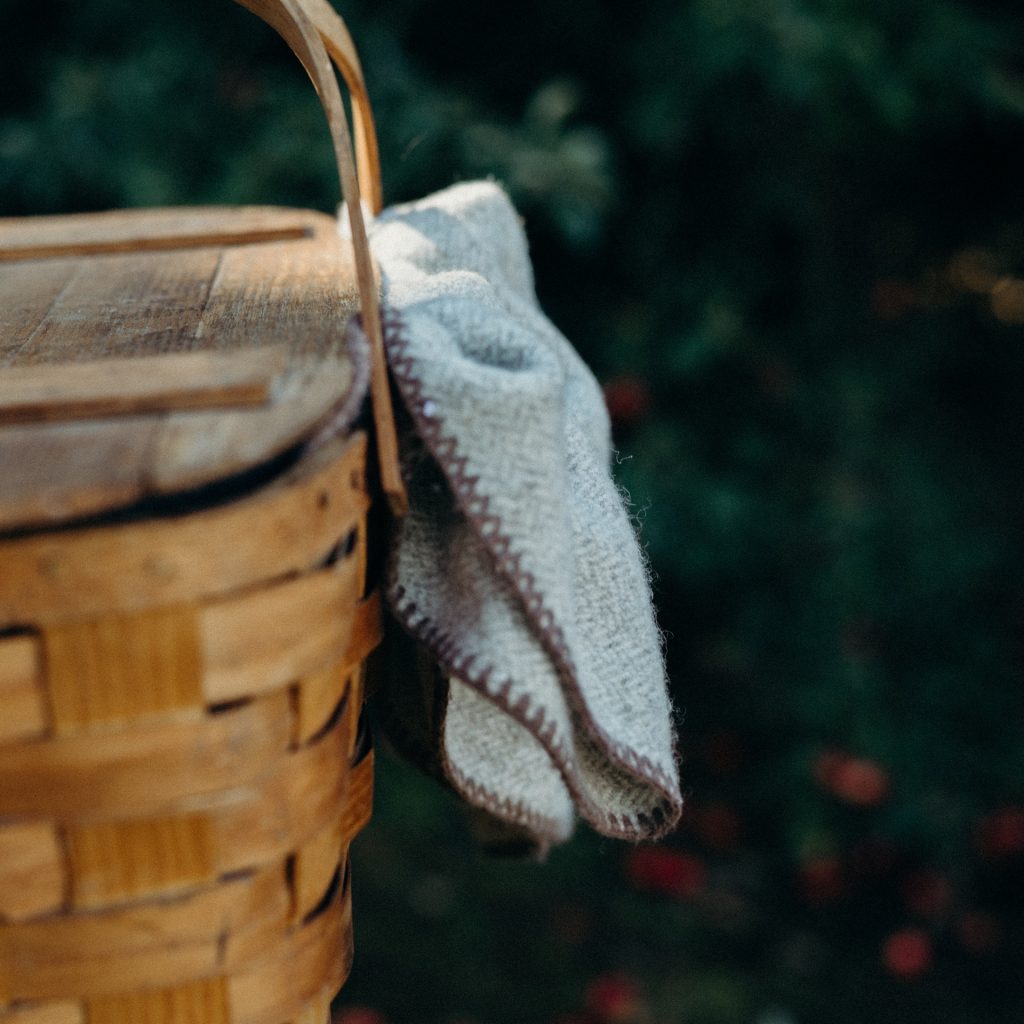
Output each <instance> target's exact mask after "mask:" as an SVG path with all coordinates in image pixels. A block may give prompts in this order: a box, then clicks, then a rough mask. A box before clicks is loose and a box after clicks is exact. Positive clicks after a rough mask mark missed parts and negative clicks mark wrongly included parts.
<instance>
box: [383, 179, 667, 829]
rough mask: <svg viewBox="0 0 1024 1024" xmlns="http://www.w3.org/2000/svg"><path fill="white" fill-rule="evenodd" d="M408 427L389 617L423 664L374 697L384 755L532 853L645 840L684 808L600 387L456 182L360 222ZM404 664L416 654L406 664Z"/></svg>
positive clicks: (475, 195) (506, 238)
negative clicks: (580, 823)
mask: <svg viewBox="0 0 1024 1024" xmlns="http://www.w3.org/2000/svg"><path fill="white" fill-rule="evenodd" d="M370 243H371V248H372V251H373V255H374V257H375V259H376V261H377V262H378V264H379V266H380V269H381V273H382V279H383V297H384V319H385V348H386V351H387V356H388V362H389V364H390V367H391V371H392V373H393V375H394V379H395V381H396V383H397V386H398V389H399V391H400V393H401V396H402V398H403V400H404V404H405V407H406V409H407V411H408V414H409V418H410V420H411V424H410V427H411V428H412V429H411V430H409V431H407V432H406V438H405V441H404V442H403V463H404V471H405V475H406V478H407V484H408V487H409V498H410V505H411V512H410V514H409V516H408V518H407V519H405V520H404V521H403V522H402V523H401V524H400V526H399V529H398V535H397V538H396V543H395V546H394V548H393V553H392V562H391V566H390V571H389V584H388V588H389V599H390V603H391V607H392V611H393V613H394V615H395V616H396V617H397V618H398V620H399V621H400V622H401V623H402V624H403V625H404V626H405V628H406V630H407V631H408V632H409V633H410V634H411V635H412V636H413V637H414V638H415V639H416V640H417V641H418V642H419V644H420V645H422V648H425V649H426V650H427V651H429V652H430V656H431V657H432V659H433V661H434V663H435V664H436V665H437V666H439V669H438V671H437V673H436V674H435V675H434V679H433V682H432V683H431V685H429V686H428V687H427V689H426V690H425V691H424V690H418V689H417V688H416V687H415V686H411V685H410V680H409V674H408V673H406V674H404V676H403V677H402V678H395V679H393V681H392V682H391V683H390V684H389V685H388V688H387V692H386V693H385V694H384V700H385V703H386V704H387V705H388V709H389V710H388V717H389V718H390V725H389V731H390V732H392V733H393V734H394V735H395V736H396V737H397V741H398V745H399V746H400V747H403V748H404V749H405V750H406V751H407V752H410V753H412V755H413V756H414V757H415V758H416V759H417V760H419V761H420V762H421V763H422V764H424V765H425V766H426V767H428V768H432V769H433V770H434V771H435V772H436V773H438V774H439V775H441V776H443V777H444V778H445V779H446V780H447V781H448V782H449V783H450V785H451V786H452V787H453V788H454V789H455V790H456V791H457V792H458V793H459V794H461V796H462V797H463V798H464V799H465V800H466V801H468V802H469V803H470V804H471V805H473V806H474V807H476V808H479V809H480V810H481V811H482V812H485V816H493V819H497V821H498V822H503V823H505V824H506V826H510V827H511V834H513V835H521V836H525V838H526V840H527V841H528V842H529V843H530V844H532V845H535V846H537V847H539V848H541V849H543V848H546V847H547V846H548V845H550V844H552V843H557V842H561V841H564V840H565V839H566V838H568V836H569V835H570V834H571V832H572V829H573V825H574V821H575V816H576V813H577V812H578V813H579V815H581V816H582V817H583V818H584V819H585V820H586V821H588V822H589V823H590V824H591V825H592V826H593V827H594V828H595V829H597V830H598V831H599V832H602V833H604V834H606V835H611V836H620V837H623V838H627V839H639V838H645V837H653V836H656V835H659V834H662V833H664V832H666V831H667V830H669V829H670V828H671V827H672V826H673V825H674V824H675V822H676V820H677V818H678V816H679V812H680V807H681V802H682V801H681V796H680V789H679V779H678V774H677V767H676V759H675V752H674V732H673V726H672V713H671V707H670V704H669V700H668V696H667V693H666V684H665V671H664V665H663V661H662V654H661V644H660V636H659V632H658V629H657V626H656V624H655V619H654V614H653V611H652V606H651V597H650V588H649V584H648V577H647V571H646V568H645V564H644V561H643V558H642V556H641V553H640V550H639V548H638V545H637V542H636V539H635V537H634V535H633V531H632V528H631V524H630V520H629V517H628V515H627V513H626V510H625V508H624V506H623V502H622V499H621V497H620V495H619V493H618V491H617V490H616V487H615V485H614V484H613V482H612V479H611V475H610V470H609V467H610V463H611V454H612V452H611V441H610V429H609V422H608V416H607V412H606V410H605V406H604V401H603V397H602V394H601V390H600V388H599V386H598V384H597V382H596V381H595V379H594V377H593V376H592V375H591V373H590V371H589V370H588V369H587V367H586V366H585V365H584V363H583V362H582V361H581V359H580V358H579V356H578V355H577V354H576V352H575V351H574V350H573V348H572V346H571V345H570V344H569V343H568V341H566V339H565V338H564V337H563V336H562V335H561V334H560V333H559V332H558V330H557V329H556V328H555V327H554V325H553V324H552V323H551V322H550V321H549V320H548V319H547V318H546V317H545V316H544V314H543V313H542V312H541V310H540V308H539V306H538V304H537V299H536V297H535V295H534V289H533V278H532V270H531V266H530V262H529V258H528V255H527V245H526V238H525V235H524V233H523V230H522V227H521V225H520V222H519V219H518V217H517V215H516V212H515V210H514V209H513V207H512V205H511V203H510V201H509V200H508V198H507V197H506V195H505V194H504V192H503V191H502V190H501V189H500V188H498V187H497V186H496V185H494V184H491V183H487V182H478V183H472V184H464V185H458V186H455V187H453V188H450V189H447V190H446V191H444V192H441V193H439V194H437V195H434V196H431V197H429V198H427V199H424V200H422V201H420V202H416V203H412V204H409V205H406V206H399V207H394V208H391V209H389V210H387V211H385V212H384V213H383V214H382V215H381V216H380V217H379V218H378V219H377V221H376V222H375V223H374V224H373V225H372V227H371V230H370ZM422 660H423V659H422V657H421V661H422Z"/></svg>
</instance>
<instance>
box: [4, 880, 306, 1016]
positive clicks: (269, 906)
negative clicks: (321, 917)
mask: <svg viewBox="0 0 1024 1024" xmlns="http://www.w3.org/2000/svg"><path fill="white" fill-rule="evenodd" d="M290 904H291V898H290V894H289V892H288V886H287V883H286V880H285V876H284V871H283V870H281V869H280V867H278V866H275V867H273V868H270V869H268V870H266V871H262V872H259V873H257V874H255V875H250V876H246V877H243V878H238V879H233V880H230V881H227V882H224V883H222V884H219V885H216V886H214V887H212V888H210V889H207V890H204V891H201V892H198V893H195V894H191V895H189V896H187V897H184V898H182V899H180V900H175V901H158V902H154V903H146V904H141V905H138V906H131V907H127V908H124V909H121V910H116V911H110V912H103V913H95V912H91V913H85V914H80V915H79V914H75V915H69V916H66V917H59V918H46V919H43V920H40V921H31V922H26V923H21V924H8V925H2V926H0V999H6V1000H8V1001H11V1000H16V999H26V1000H31V999H66V998H74V997H86V998H91V997H93V996H97V995H112V994H117V993H124V992H131V991H136V990H142V989H147V988H159V987H165V986H171V985H176V984H180V983H182V982H184V981H194V980H201V979H203V978H210V977H216V976H218V975H221V974H225V973H230V972H232V971H234V970H237V969H239V968H240V967H242V966H243V965H246V964H249V963H252V962H254V961H255V960H256V959H257V958H258V957H260V956H265V955H267V954H268V952H270V951H271V950H272V949H273V948H274V947H275V945H278V944H279V943H280V939H281V936H282V935H283V934H285V933H286V930H287V918H288V912H289V910H290Z"/></svg>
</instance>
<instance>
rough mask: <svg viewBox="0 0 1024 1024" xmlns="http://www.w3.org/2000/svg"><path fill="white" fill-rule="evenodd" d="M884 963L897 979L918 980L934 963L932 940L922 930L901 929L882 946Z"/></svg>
mask: <svg viewBox="0 0 1024 1024" xmlns="http://www.w3.org/2000/svg"><path fill="white" fill-rule="evenodd" d="M882 962H883V963H884V964H885V967H886V969H887V970H888V971H889V973H890V974H893V975H895V976H896V977H897V978H905V979H911V978H917V977H919V976H920V975H922V974H924V972H925V971H927V970H928V968H929V967H930V966H931V962H932V940H931V939H930V938H929V937H928V933H927V932H926V931H924V929H922V928H901V929H900V930H899V931H897V932H893V933H892V935H890V936H889V938H887V939H886V940H885V944H884V945H883V946H882Z"/></svg>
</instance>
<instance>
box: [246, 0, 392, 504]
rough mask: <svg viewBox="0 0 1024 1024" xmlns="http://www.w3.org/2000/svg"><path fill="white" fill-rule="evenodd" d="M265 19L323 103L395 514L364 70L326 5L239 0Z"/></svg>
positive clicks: (374, 156)
mask: <svg viewBox="0 0 1024 1024" xmlns="http://www.w3.org/2000/svg"><path fill="white" fill-rule="evenodd" d="M236 2H237V3H239V4H241V5H242V6H243V7H245V8H247V9H248V10H250V11H252V12H253V14H255V15H257V16H258V17H260V18H262V19H263V20H264V21H265V22H266V23H267V24H268V25H270V26H271V27H272V28H274V29H275V30H276V31H277V33H278V34H279V35H280V36H281V37H282V38H283V39H284V40H285V42H286V43H287V44H288V45H289V46H290V47H291V48H292V51H293V52H294V53H295V55H296V56H297V57H298V58H299V60H300V61H301V62H302V65H303V67H305V69H306V72H307V74H308V75H309V77H310V79H311V80H312V82H313V85H314V87H315V88H316V91H317V95H318V96H319V97H320V105H321V106H322V107H323V109H324V113H325V114H326V115H327V124H328V127H329V128H330V131H331V140H332V142H333V143H334V156H335V159H336V161H337V164H338V176H339V178H340V179H341V192H342V196H343V197H344V200H345V206H346V208H347V210H348V217H349V224H350V226H351V230H352V248H353V250H354V254H355V263H356V279H357V281H358V284H359V305H360V309H361V312H362V316H363V329H364V331H365V332H366V335H367V337H368V338H369V339H370V344H371V346H372V347H373V376H372V379H371V384H370V391H371V397H372V400H373V418H374V427H375V433H376V441H377V457H378V461H379V463H380V474H381V487H382V489H383V491H384V493H385V495H387V498H388V504H389V505H390V507H391V510H392V512H393V513H394V514H395V515H403V514H404V513H405V511H406V509H407V507H408V503H407V498H406V493H405V488H404V486H403V484H402V477H401V472H400V470H399V464H398V439H397V437H396V434H395V419H394V410H393V408H392V405H391V392H390V389H389V387H388V377H387V362H386V360H385V358H384V339H383V334H382V331H381V322H380V307H379V305H378V302H377V284H376V279H375V277H374V273H373V261H372V259H371V257H370V245H369V241H368V240H367V237H366V224H365V223H364V221H363V211H362V206H361V204H360V198H361V192H360V184H362V186H363V189H364V190H365V192H366V197H365V198H366V201H367V203H368V204H369V206H370V209H371V210H372V211H373V212H374V213H377V212H379V211H380V209H381V206H382V204H383V199H382V194H381V182H380V157H379V154H378V150H377V136H376V132H375V130H374V125H373V112H372V110H371V108H370V101H369V96H368V95H367V92H366V84H365V82H364V80H363V71H362V67H361V66H360V64H359V57H358V56H357V54H356V50H355V46H354V45H353V43H352V37H351V36H350V35H349V32H348V29H347V28H346V27H345V23H344V22H343V21H342V20H341V18H340V17H339V16H338V14H337V13H336V12H335V11H334V9H333V8H332V7H331V5H330V4H329V3H328V2H327V0H236ZM332 60H333V61H334V63H335V64H336V65H337V67H338V70H339V71H340V72H341V75H342V77H343V78H344V79H345V84H346V86H347V87H348V89H349V92H350V93H351V96H352V112H353V119H354V122H355V128H356V133H357V138H358V150H357V159H358V168H359V170H358V173H357V171H356V166H357V164H356V159H353V155H352V138H351V135H350V133H349V129H348V118H347V117H346V115H345V106H344V104H343V103H342V99H341V91H340V90H339V88H338V80H337V78H336V77H335V74H334V68H333V67H332V65H331V61H332Z"/></svg>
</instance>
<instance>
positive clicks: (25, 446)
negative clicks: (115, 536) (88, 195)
mask: <svg viewBox="0 0 1024 1024" xmlns="http://www.w3.org/2000/svg"><path fill="white" fill-rule="evenodd" d="M358 306H359V299H358V290H357V285H356V275H355V269H354V266H353V263H352V257H351V253H350V251H349V249H348V247H347V246H345V245H344V244H343V243H342V241H341V240H340V238H339V237H338V234H337V227H336V223H335V221H334V219H333V218H331V217H329V216H327V215H326V214H322V213H314V212H309V211H305V210H291V209H279V208H267V207H241V208H216V207H215V208H203V209H191V208H182V209H164V210H137V211H119V212H113V213H100V214H81V215H74V216H59V217H33V218H19V219H8V220H0V368H2V369H0V480H2V481H3V486H2V487H0V532H6V531H9V530H12V529H20V528H25V527H36V526H46V525H55V524H58V523H61V522H65V521H68V520H70V519H73V518H78V517H81V516H90V515H98V514H103V513H107V512H110V511H112V510H116V509H118V508H122V507H124V506H126V505H129V504H132V503H135V502H138V501H140V500H142V499H145V498H149V497H153V496H156V495H161V494H169V493H173V492H179V491H182V490H187V489H190V488H193V487H197V486H201V485H204V484H208V483H210V482H213V481H216V480H220V479H223V478H224V477H227V476H230V475H233V474H236V473H239V472H243V471H245V470H248V469H251V468H253V467H255V466H258V465H260V464H262V463H265V462H267V461H268V460H270V459H272V458H273V457H274V456H275V455H278V454H279V453H281V452H283V451H285V450H286V449H288V448H290V447H291V446H292V445H294V444H296V443H297V442H299V441H300V440H301V439H302V438H303V437H305V436H307V435H308V434H309V433H310V432H311V431H312V430H313V429H314V428H315V426H316V425H317V424H318V423H319V422H320V421H321V420H322V419H323V418H324V417H325V416H326V415H327V414H328V413H329V412H330V410H331V409H332V408H333V407H334V406H335V405H336V404H337V403H338V402H339V401H342V400H343V399H344V398H345V397H346V395H347V394H348V392H349V390H350V389H351V388H352V387H353V379H354V373H353V367H352V365H351V362H350V359H349V356H348V354H347V352H346V348H345V342H344V328H345V323H346V321H347V320H348V318H349V316H350V315H351V314H352V313H353V312H354V311H355V310H356V309H357V308H358Z"/></svg>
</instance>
